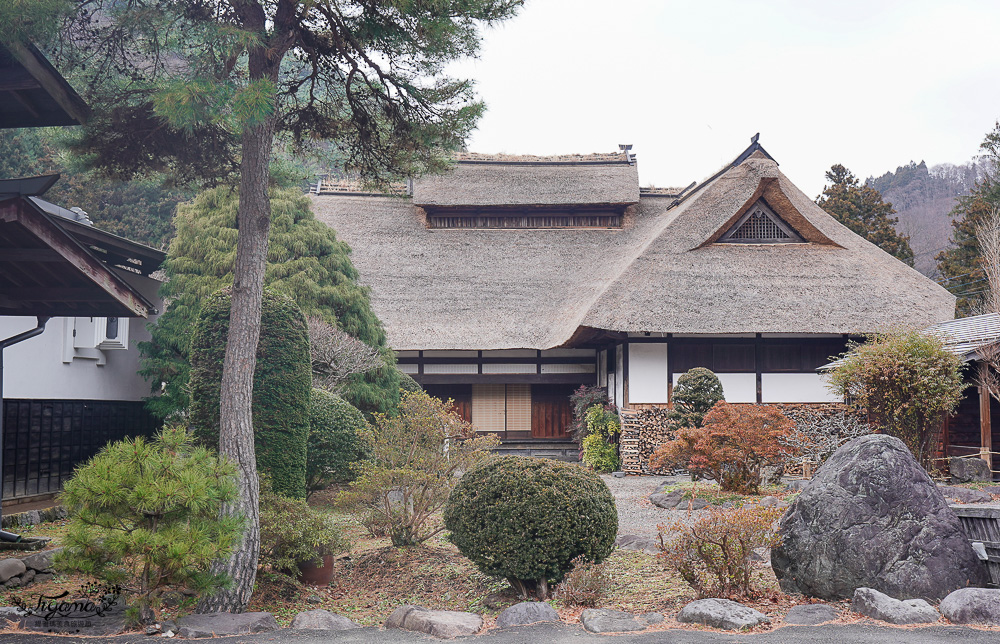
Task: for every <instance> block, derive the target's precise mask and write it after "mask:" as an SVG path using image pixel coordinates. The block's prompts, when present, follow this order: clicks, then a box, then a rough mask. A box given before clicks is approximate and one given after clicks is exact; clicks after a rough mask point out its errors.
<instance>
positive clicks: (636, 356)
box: [628, 343, 667, 404]
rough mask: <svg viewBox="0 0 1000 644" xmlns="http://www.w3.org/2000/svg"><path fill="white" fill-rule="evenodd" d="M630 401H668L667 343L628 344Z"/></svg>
mask: <svg viewBox="0 0 1000 644" xmlns="http://www.w3.org/2000/svg"><path fill="white" fill-rule="evenodd" d="M628 401H629V404H631V403H665V402H667V345H666V344H654V343H649V344H647V343H633V344H629V345H628Z"/></svg>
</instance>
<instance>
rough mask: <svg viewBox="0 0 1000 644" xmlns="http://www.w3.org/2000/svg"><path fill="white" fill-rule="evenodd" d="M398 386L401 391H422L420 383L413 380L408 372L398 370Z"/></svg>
mask: <svg viewBox="0 0 1000 644" xmlns="http://www.w3.org/2000/svg"><path fill="white" fill-rule="evenodd" d="M399 388H400V389H401V390H403V391H409V392H411V393H412V392H415V391H423V390H424V388H423V387H421V386H420V383H419V382H417V381H416V380H414V379H413V378H412V377H411V376H410V375H409V374H407V373H403V372H402V371H400V372H399Z"/></svg>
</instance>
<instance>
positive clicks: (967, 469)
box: [948, 457, 993, 483]
mask: <svg viewBox="0 0 1000 644" xmlns="http://www.w3.org/2000/svg"><path fill="white" fill-rule="evenodd" d="M948 471H949V472H950V473H951V482H952V483H988V482H990V481H992V480H993V473H992V472H990V466H989V465H987V463H986V461H984V460H983V459H981V458H955V457H952V458H949V459H948Z"/></svg>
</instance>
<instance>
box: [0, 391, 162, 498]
mask: <svg viewBox="0 0 1000 644" xmlns="http://www.w3.org/2000/svg"><path fill="white" fill-rule="evenodd" d="M3 411H4V454H3V496H4V498H6V499H9V498H15V497H24V496H34V495H37V494H50V493H53V492H59V491H60V490H61V489H62V486H63V483H65V482H66V481H67V480H68V479H69V478H70V477H71V476H72V475H73V469H74V468H75V467H76V466H77V465H80V464H81V463H83V462H85V461H87V460H88V459H90V458H91V457H92V456H94V455H95V454H96V453H97V452H98V451H99V450H100V449H101V448H102V447H104V446H105V445H107V444H108V443H109V442H112V441H117V440H121V439H122V438H125V437H126V436H152V435H153V434H155V433H156V432H157V431H158V430H159V428H160V426H161V423H160V422H159V421H158V420H157V419H155V418H154V417H153V416H151V415H150V414H149V412H147V411H146V409H145V406H144V405H143V403H141V402H131V401H106V400H22V399H8V400H5V401H3Z"/></svg>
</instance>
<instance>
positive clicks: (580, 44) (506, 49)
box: [449, 0, 1000, 197]
mask: <svg viewBox="0 0 1000 644" xmlns="http://www.w3.org/2000/svg"><path fill="white" fill-rule="evenodd" d="M998 33H1000V2H997V1H995V0H989V1H986V0H984V1H964V2H963V1H958V2H956V1H953V0H949V1H947V2H941V1H937V2H922V1H915V0H905V1H899V2H893V1H877V0H868V1H864V0H862V1H853V0H840V1H838V2H829V1H823V2H814V1H810V0H770V1H766V2H765V1H752V0H734V1H723V0H715V1H709V0H698V1H679V0H659V1H657V0H603V1H598V0H527V2H526V6H525V8H524V9H523V10H522V11H521V13H520V14H519V15H518V17H517V18H514V19H513V20H511V21H509V22H507V23H504V24H502V25H500V26H497V27H494V28H491V29H489V30H487V31H486V33H485V39H484V42H483V47H482V52H481V57H480V59H478V60H474V61H469V62H464V63H461V64H459V65H455V66H453V67H452V68H450V70H449V71H450V73H452V74H455V75H464V76H465V77H469V78H474V79H476V81H477V91H478V93H479V95H480V96H481V97H482V98H483V99H484V100H485V101H486V104H487V110H488V111H487V113H486V115H485V116H484V117H483V119H482V120H481V121H480V124H479V128H478V130H477V131H476V132H475V133H474V134H473V136H472V139H471V141H470V142H469V149H470V150H472V151H476V152H494V153H496V152H506V153H512V154H557V153H573V152H580V153H587V152H607V151H611V150H616V149H617V145H618V144H619V143H631V144H633V145H634V148H633V150H634V152H635V153H636V154H637V156H638V159H639V179H640V182H641V183H642V185H644V186H645V185H657V186H685V185H687V184H688V183H690V182H691V181H695V180H698V181H701V180H702V179H704V178H706V177H707V176H709V175H711V174H712V173H713V172H715V171H716V170H717V169H718V168H719V167H721V166H722V165H723V164H724V163H727V162H729V161H731V160H732V159H733V158H735V157H736V155H738V154H739V153H740V152H742V151H743V149H744V148H745V147H746V146H747V145H749V143H750V137H751V136H753V134H754V133H756V132H760V133H761V138H760V142H761V144H762V145H763V146H764V147H765V148H766V149H767V151H768V152H770V153H771V155H772V156H773V157H774V158H775V159H776V160H777V161H778V162H779V163H780V164H781V168H782V170H783V171H784V173H785V174H786V175H788V176H789V178H791V179H792V181H793V182H795V183H796V184H797V185H798V186H799V188H801V189H802V190H803V191H805V192H806V194H808V195H809V196H810V197H815V196H816V195H817V194H819V192H820V191H821V190H822V188H823V184H824V177H823V174H824V172H825V171H826V170H827V169H829V167H830V166H831V165H832V164H834V163H842V164H844V165H846V166H847V167H848V168H850V169H851V170H852V171H853V172H854V173H855V174H856V175H858V176H859V177H861V178H865V177H867V176H869V175H872V174H876V175H877V174H882V173H884V172H886V171H887V170H895V168H896V167H897V166H899V165H902V164H904V163H907V162H909V161H910V160H911V159H912V160H915V161H920V160H921V159H923V160H926V161H927V163H928V164H930V165H934V164H938V163H956V164H957V163H964V162H966V161H969V160H970V159H971V158H972V156H973V155H975V154H976V153H977V148H978V146H979V143H980V142H981V141H982V139H983V136H984V135H985V134H986V133H987V132H988V131H990V130H991V129H992V128H993V124H994V122H995V121H996V120H997V118H1000V43H998V40H997V34H998Z"/></svg>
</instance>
